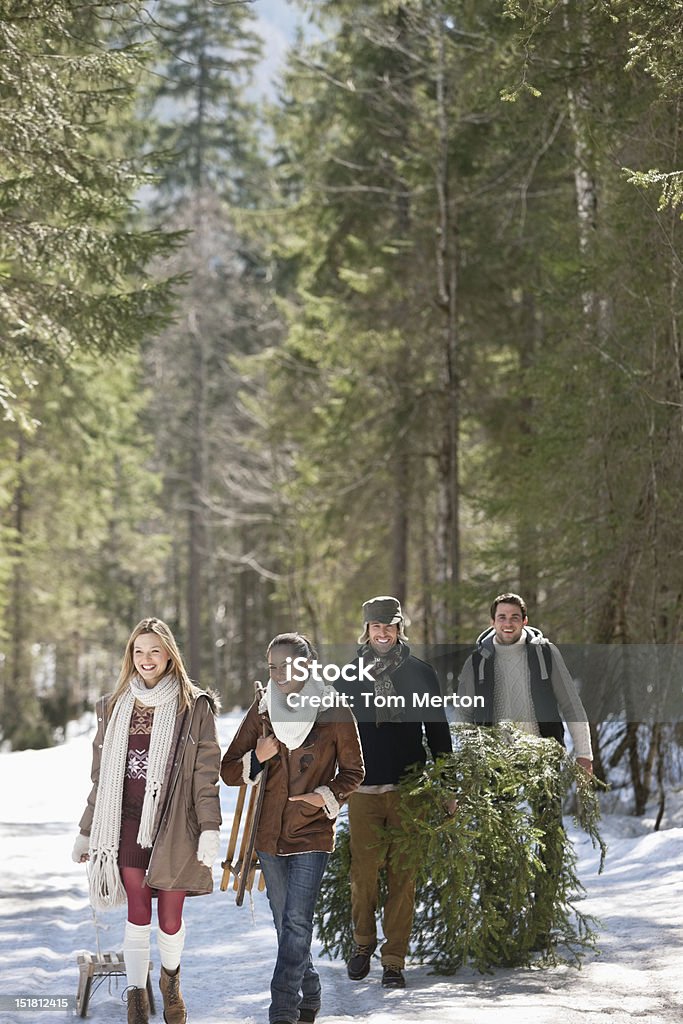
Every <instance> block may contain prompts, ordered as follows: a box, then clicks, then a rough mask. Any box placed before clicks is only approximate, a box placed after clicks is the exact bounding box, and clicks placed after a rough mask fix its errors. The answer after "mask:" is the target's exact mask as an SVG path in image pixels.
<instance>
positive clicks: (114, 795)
mask: <svg viewBox="0 0 683 1024" xmlns="http://www.w3.org/2000/svg"><path fill="white" fill-rule="evenodd" d="M179 692H180V685H179V683H178V680H177V679H176V678H175V677H174V676H170V675H167V676H164V677H163V679H161V680H160V681H159V682H158V683H157V684H156V686H153V687H152V688H151V689H148V688H147V687H146V686H145V684H144V683H143V682H142V680H141V679H139V677H138V676H134V677H133V678H132V679H131V681H130V684H129V689H128V690H127V691H126V692H125V693H124V694H122V696H121V697H119V699H118V700H117V702H116V704H115V706H114V710H113V712H112V716H111V718H110V720H109V724H108V725H107V731H106V733H105V736H104V744H103V747H102V759H101V762H100V778H99V784H98V787H97V798H96V800H95V811H94V814H93V822H92V829H91V832H90V847H89V850H88V852H89V854H90V862H89V871H88V876H89V884H90V902H91V904H92V906H93V907H94V908H95V909H96V910H106V909H108V908H109V907H116V906H118V905H119V904H122V903H125V902H126V890H125V889H124V887H123V883H122V881H121V874H120V872H119V866H118V852H119V835H120V832H121V803H122V800H123V780H124V776H125V773H126V757H127V754H128V735H129V732H130V720H131V715H132V714H133V707H134V705H135V701H136V700H138V701H139V702H140V703H141V704H144V705H145V707H153V708H154V709H155V711H154V722H153V724H152V735H151V738H150V743H149V758H148V763H147V779H146V782H145V797H144V800H143V803H142V817H141V819H140V828H139V830H138V836H137V841H138V843H139V845H140V846H142V847H145V848H148V847H150V846H151V845H152V841H153V838H154V837H153V835H152V826H153V824H154V818H155V816H156V812H157V807H158V800H159V793H160V792H161V787H162V785H163V781H164V775H165V772H166V764H167V762H168V757H169V754H170V752H171V742H172V740H173V732H174V729H175V720H176V713H177V710H178V693H179Z"/></svg>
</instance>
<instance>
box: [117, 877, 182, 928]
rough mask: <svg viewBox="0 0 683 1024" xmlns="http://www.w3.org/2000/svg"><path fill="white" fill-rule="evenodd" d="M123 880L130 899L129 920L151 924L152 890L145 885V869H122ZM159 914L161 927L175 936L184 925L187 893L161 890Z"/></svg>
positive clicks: (132, 922) (159, 892)
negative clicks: (184, 904) (184, 905)
mask: <svg viewBox="0 0 683 1024" xmlns="http://www.w3.org/2000/svg"><path fill="white" fill-rule="evenodd" d="M120 870H121V878H122V879H123V885H124V888H125V890H126V895H127V897H128V920H129V921H130V923H131V924H138V925H141V924H149V923H150V922H151V920H152V889H150V887H149V886H148V885H145V884H144V880H145V869H144V868H123V867H122V868H121V869H120ZM157 902H158V904H159V906H158V907H157V913H158V917H159V927H160V928H161V930H162V932H166V934H167V935H175V933H176V932H177V931H180V926H181V924H182V923H183V903H184V902H185V892H184V890H181V889H171V890H165V889H159V890H158V900H157Z"/></svg>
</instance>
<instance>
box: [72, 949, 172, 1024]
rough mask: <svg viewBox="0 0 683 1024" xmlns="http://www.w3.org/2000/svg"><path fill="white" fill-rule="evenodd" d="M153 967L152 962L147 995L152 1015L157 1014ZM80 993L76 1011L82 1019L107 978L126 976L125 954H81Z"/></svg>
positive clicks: (77, 995)
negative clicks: (91, 997)
mask: <svg viewBox="0 0 683 1024" xmlns="http://www.w3.org/2000/svg"><path fill="white" fill-rule="evenodd" d="M152 967H153V964H152V962H151V960H150V964H149V971H148V972H147V995H148V997H149V1010H150V1013H156V1007H155V1005H154V992H153V991H152V973H151V972H152ZM78 972H79V974H78V991H77V992H76V1011H77V1013H78V1015H79V1016H80V1017H85V1016H86V1015H87V1013H88V1003H89V1002H90V996H91V995H92V994H93V992H96V991H97V989H98V988H99V987H100V985H101V984H102V982H103V981H104V980H105V978H114V977H124V978H125V976H126V965H125V963H124V962H123V953H80V954H79V956H78Z"/></svg>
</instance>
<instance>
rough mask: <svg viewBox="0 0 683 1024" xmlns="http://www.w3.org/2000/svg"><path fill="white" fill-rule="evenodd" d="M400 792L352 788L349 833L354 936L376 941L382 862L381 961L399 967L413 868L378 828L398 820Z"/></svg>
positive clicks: (408, 929)
mask: <svg viewBox="0 0 683 1024" xmlns="http://www.w3.org/2000/svg"><path fill="white" fill-rule="evenodd" d="M398 807H399V794H398V792H397V791H396V790H393V791H391V792H389V793H352V794H351V796H350V797H349V832H350V839H351V913H352V917H353V939H354V942H357V943H358V944H359V945H362V946H367V945H373V944H374V943H375V942H376V941H377V925H376V921H375V915H376V912H377V881H378V874H379V869H380V868H381V867H382V865H384V864H385V865H386V870H387V898H386V903H385V906H384V913H383V928H384V939H385V941H384V943H383V945H382V948H381V950H380V953H381V957H382V966H383V967H403V966H404V964H405V956H406V953H407V951H408V942H409V940H410V932H411V929H412V926H413V910H414V905H415V873H414V871H413V870H412V869H407V868H406V866H405V865H404V864H401V863H400V859H399V857H398V856H397V854H396V851H395V850H393V849H392V847H391V844H390V843H389V842H388V841H387V839H386V837H382V838H381V839H380V836H379V834H378V829H380V828H383V827H387V826H399V827H400V825H401V821H400V818H399V816H398Z"/></svg>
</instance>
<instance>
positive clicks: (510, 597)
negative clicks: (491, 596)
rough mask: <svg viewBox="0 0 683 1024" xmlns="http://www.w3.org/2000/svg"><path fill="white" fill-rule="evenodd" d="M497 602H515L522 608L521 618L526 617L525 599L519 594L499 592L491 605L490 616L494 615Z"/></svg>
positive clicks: (493, 616)
mask: <svg viewBox="0 0 683 1024" xmlns="http://www.w3.org/2000/svg"><path fill="white" fill-rule="evenodd" d="M499 604H516V605H517V607H518V608H521V610H522V618H524V619H525V618H526V601H525V600H524V599H523V598H521V597H520V596H519V594H499V595H498V597H497V598H496V599H495V600H494V602H493V604H492V605H491V618H492V619H495V617H496V608H497V607H498V605H499Z"/></svg>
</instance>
